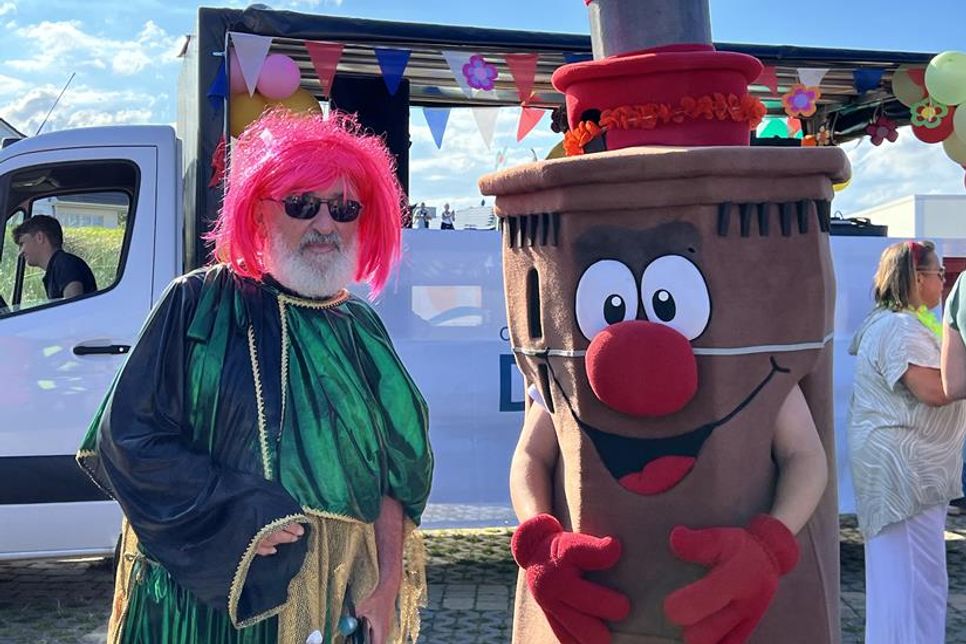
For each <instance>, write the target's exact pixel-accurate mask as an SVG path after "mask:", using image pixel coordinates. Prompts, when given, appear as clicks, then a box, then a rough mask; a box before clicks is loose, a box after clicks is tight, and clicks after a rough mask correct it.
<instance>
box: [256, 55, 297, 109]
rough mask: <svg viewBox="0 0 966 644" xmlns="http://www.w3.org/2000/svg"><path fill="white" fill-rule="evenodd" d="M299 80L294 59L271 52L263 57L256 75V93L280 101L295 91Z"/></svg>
mask: <svg viewBox="0 0 966 644" xmlns="http://www.w3.org/2000/svg"><path fill="white" fill-rule="evenodd" d="M300 80H301V74H300V73H299V66H298V65H296V64H295V61H294V60H292V59H291V58H289V57H288V56H285V55H284V54H272V55H271V56H269V57H268V58H266V59H265V64H263V65H262V71H261V73H260V74H259V75H258V84H257V87H258V93H259V94H261V95H262V96H264V97H265V98H269V99H273V100H276V101H280V100H282V99H283V98H288V97H289V96H291V95H292V94H294V93H295V90H297V89H298V88H299V81H300Z"/></svg>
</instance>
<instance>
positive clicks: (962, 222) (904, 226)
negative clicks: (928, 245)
mask: <svg viewBox="0 0 966 644" xmlns="http://www.w3.org/2000/svg"><path fill="white" fill-rule="evenodd" d="M850 216H852V217H864V218H866V219H869V220H870V221H871V222H872V223H873V224H879V225H885V226H888V227H889V236H890V237H908V238H910V239H964V238H966V195H909V196H907V197H902V198H901V199H896V200H894V201H889V202H886V203H884V204H879V205H878V206H873V207H871V208H867V209H865V210H862V211H859V212H856V213H850Z"/></svg>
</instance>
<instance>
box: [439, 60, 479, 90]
mask: <svg viewBox="0 0 966 644" xmlns="http://www.w3.org/2000/svg"><path fill="white" fill-rule="evenodd" d="M472 55H473V54H472V53H470V52H465V51H444V52H443V58H445V59H446V63H447V64H448V65H449V68H450V71H452V72H453V76H455V77H456V82H457V83H459V86H460V89H461V90H463V93H464V94H466V98H473V88H472V87H470V84H469V83H468V82H467V80H466V76H464V75H463V65H466V64H468V63H469V62H470V56H472Z"/></svg>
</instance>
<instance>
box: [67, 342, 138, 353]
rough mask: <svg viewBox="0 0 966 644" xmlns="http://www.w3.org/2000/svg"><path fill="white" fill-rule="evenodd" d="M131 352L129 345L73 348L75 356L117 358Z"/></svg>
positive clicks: (78, 346) (80, 346)
mask: <svg viewBox="0 0 966 644" xmlns="http://www.w3.org/2000/svg"><path fill="white" fill-rule="evenodd" d="M130 350H131V345H130V344H102V345H94V346H91V345H87V344H78V345H77V346H76V347H74V355H75V356H94V355H109V356H119V355H123V354H125V353H128V352H129V351H130Z"/></svg>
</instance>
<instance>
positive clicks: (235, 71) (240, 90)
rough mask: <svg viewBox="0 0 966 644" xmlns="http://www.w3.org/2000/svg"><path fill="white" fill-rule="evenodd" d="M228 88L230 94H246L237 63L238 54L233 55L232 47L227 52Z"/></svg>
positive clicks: (243, 78) (233, 49)
mask: <svg viewBox="0 0 966 644" xmlns="http://www.w3.org/2000/svg"><path fill="white" fill-rule="evenodd" d="M228 87H229V89H230V90H231V93H232V94H247V93H248V86H247V85H245V77H244V76H242V70H241V63H239V62H238V54H236V53H235V48H234V47H232V48H231V49H229V50H228Z"/></svg>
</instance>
